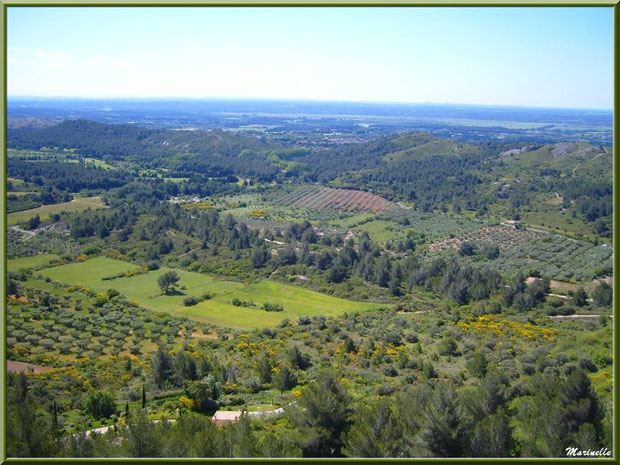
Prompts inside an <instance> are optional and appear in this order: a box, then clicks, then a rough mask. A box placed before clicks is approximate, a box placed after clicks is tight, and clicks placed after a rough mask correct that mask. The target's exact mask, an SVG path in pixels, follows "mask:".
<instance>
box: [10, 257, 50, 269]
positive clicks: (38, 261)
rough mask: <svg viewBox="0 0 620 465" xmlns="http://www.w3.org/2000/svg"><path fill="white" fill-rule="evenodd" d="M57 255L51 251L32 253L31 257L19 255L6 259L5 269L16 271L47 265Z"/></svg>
mask: <svg viewBox="0 0 620 465" xmlns="http://www.w3.org/2000/svg"><path fill="white" fill-rule="evenodd" d="M58 258H59V257H58V255H55V254H53V253H48V254H39V255H33V256H32V257H20V258H11V259H9V260H7V263H6V265H7V267H6V268H7V270H8V271H17V270H21V269H22V268H36V267H38V266H41V265H47V264H48V263H49V262H51V261H52V260H57V259H58Z"/></svg>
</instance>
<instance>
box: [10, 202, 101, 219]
mask: <svg viewBox="0 0 620 465" xmlns="http://www.w3.org/2000/svg"><path fill="white" fill-rule="evenodd" d="M103 206H104V205H103V202H102V201H101V199H100V198H99V197H83V198H76V199H74V200H72V201H71V202H64V203H57V204H54V205H43V206H42V207H38V208H32V209H30V210H24V211H21V212H15V213H9V214H8V215H7V224H8V225H9V226H11V225H14V224H17V223H21V222H24V221H28V220H29V219H30V218H32V217H33V216H36V215H39V216H40V217H41V220H46V219H47V218H49V216H50V215H52V214H54V213H60V212H63V211H65V212H81V211H84V210H87V209H88V208H93V209H94V208H102V207H103Z"/></svg>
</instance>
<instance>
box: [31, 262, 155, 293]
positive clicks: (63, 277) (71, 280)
mask: <svg viewBox="0 0 620 465" xmlns="http://www.w3.org/2000/svg"><path fill="white" fill-rule="evenodd" d="M137 268H138V267H137V266H136V265H133V264H131V263H127V262H124V261H121V260H115V259H112V258H107V257H96V258H92V259H90V260H86V261H84V262H78V263H69V264H67V265H61V266H55V267H53V268H47V269H45V270H41V272H40V274H41V275H42V276H44V277H46V278H47V277H49V278H51V279H53V280H54V281H59V282H61V283H66V284H79V285H81V286H85V287H87V288H89V289H92V290H94V291H106V290H108V289H111V288H116V286H117V282H118V281H119V280H118V279H116V280H111V281H103V280H102V278H105V277H107V276H111V275H114V274H117V273H125V272H127V271H133V270H135V269H137ZM156 281H157V279H156Z"/></svg>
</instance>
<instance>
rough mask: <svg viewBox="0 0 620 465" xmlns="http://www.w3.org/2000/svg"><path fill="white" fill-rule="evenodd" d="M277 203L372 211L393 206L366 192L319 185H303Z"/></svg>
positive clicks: (381, 198)
mask: <svg viewBox="0 0 620 465" xmlns="http://www.w3.org/2000/svg"><path fill="white" fill-rule="evenodd" d="M277 204H278V205H284V206H295V207H302V208H314V209H318V210H342V211H357V210H359V211H372V212H382V211H386V210H389V209H391V208H393V207H394V204H393V203H392V202H390V201H389V200H386V199H384V198H383V197H379V196H378V195H374V194H370V193H368V192H363V191H358V190H353V189H332V188H327V187H319V186H308V187H304V188H302V189H300V190H298V191H295V192H293V193H292V194H289V195H287V196H286V197H283V198H282V199H280V200H279V201H277Z"/></svg>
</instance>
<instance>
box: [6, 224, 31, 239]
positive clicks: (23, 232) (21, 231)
mask: <svg viewBox="0 0 620 465" xmlns="http://www.w3.org/2000/svg"><path fill="white" fill-rule="evenodd" d="M11 229H12V230H13V231H17V232H20V233H22V234H26V235H27V236H28V237H27V238H25V239H24V240H23V241H22V242H26V241H27V240H28V239H30V238H31V237H34V236H35V235H36V233H34V232H32V231H27V230H25V229H22V228H18V227H17V226H11Z"/></svg>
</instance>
